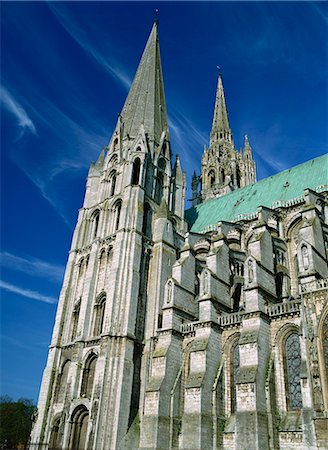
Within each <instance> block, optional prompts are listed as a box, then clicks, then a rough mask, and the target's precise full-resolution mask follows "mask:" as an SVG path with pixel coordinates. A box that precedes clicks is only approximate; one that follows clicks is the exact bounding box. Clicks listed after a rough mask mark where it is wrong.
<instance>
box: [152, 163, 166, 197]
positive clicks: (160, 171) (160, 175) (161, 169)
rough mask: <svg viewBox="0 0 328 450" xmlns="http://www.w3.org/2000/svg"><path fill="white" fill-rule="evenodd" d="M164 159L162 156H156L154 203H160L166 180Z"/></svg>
mask: <svg viewBox="0 0 328 450" xmlns="http://www.w3.org/2000/svg"><path fill="white" fill-rule="evenodd" d="M166 166H167V164H166V161H165V158H163V157H162V156H161V157H159V158H158V161H157V169H156V183H155V195H154V199H155V202H156V203H161V200H162V197H163V191H164V187H165V182H166Z"/></svg>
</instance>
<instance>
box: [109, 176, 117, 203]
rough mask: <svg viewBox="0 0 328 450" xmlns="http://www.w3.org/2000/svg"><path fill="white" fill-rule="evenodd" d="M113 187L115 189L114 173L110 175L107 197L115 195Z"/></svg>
mask: <svg viewBox="0 0 328 450" xmlns="http://www.w3.org/2000/svg"><path fill="white" fill-rule="evenodd" d="M115 187H116V172H115V171H114V172H112V174H111V175H110V188H109V196H110V197H113V195H115Z"/></svg>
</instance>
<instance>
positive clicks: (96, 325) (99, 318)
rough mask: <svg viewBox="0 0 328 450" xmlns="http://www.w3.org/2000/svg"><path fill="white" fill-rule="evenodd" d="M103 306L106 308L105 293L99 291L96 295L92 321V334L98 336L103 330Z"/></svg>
mask: <svg viewBox="0 0 328 450" xmlns="http://www.w3.org/2000/svg"><path fill="white" fill-rule="evenodd" d="M105 308H106V293H105V292H101V293H100V294H99V295H98V297H97V299H96V302H95V306H94V321H93V335H94V336H100V334H101V333H102V331H103V326H104V317H105Z"/></svg>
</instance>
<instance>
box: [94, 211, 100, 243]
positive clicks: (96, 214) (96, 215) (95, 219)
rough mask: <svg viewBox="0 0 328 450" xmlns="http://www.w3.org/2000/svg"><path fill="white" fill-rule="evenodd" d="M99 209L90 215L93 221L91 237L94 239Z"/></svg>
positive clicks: (97, 225)
mask: <svg viewBox="0 0 328 450" xmlns="http://www.w3.org/2000/svg"><path fill="white" fill-rule="evenodd" d="M99 216H100V214H99V211H96V212H95V213H94V214H93V216H92V222H93V232H92V234H93V236H92V238H93V239H95V238H96V237H97V234H98V227H99Z"/></svg>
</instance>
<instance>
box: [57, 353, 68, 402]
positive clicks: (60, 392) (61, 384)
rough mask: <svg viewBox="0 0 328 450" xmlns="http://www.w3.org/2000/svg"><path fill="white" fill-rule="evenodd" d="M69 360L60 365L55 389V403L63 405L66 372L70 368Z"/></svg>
mask: <svg viewBox="0 0 328 450" xmlns="http://www.w3.org/2000/svg"><path fill="white" fill-rule="evenodd" d="M70 363H71V361H70V360H67V361H65V363H64V364H63V365H62V368H61V372H60V375H59V377H58V382H57V389H56V396H57V398H56V401H57V402H58V403H63V402H64V400H65V393H66V387H67V379H68V371H69V367H70Z"/></svg>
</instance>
